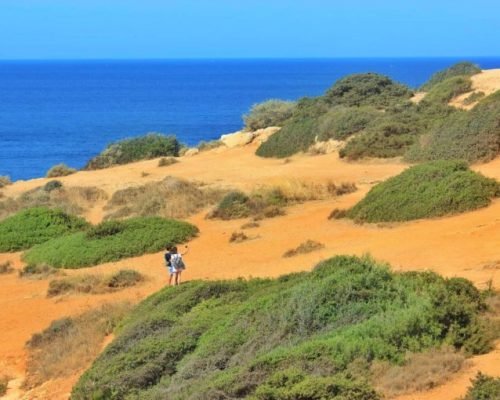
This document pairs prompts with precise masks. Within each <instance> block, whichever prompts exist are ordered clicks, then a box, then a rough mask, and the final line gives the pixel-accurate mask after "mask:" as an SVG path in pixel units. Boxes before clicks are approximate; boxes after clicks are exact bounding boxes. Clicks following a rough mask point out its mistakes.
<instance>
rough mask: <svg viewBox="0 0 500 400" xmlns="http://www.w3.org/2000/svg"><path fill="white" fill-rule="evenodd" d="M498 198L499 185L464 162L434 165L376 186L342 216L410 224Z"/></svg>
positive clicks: (364, 220)
mask: <svg viewBox="0 0 500 400" xmlns="http://www.w3.org/2000/svg"><path fill="white" fill-rule="evenodd" d="M498 196H500V184H499V183H498V182H497V181H495V180H494V179H491V178H486V177H484V176H482V175H480V174H478V173H476V172H473V171H471V170H470V169H469V168H468V166H467V164H466V163H465V162H463V161H434V162H429V163H426V164H421V165H417V166H414V167H411V168H409V169H407V170H406V171H404V172H402V173H401V174H399V175H397V176H395V177H392V178H389V179H388V180H387V181H384V182H382V183H379V184H378V185H376V186H375V187H373V188H372V189H371V190H370V191H369V192H368V194H367V195H366V196H365V197H364V199H363V200H361V201H360V202H359V203H358V204H356V205H355V206H354V207H353V208H352V209H350V210H348V211H347V212H346V214H345V215H346V216H347V217H349V218H352V219H354V220H355V221H358V222H390V221H409V220H413V219H419V218H431V217H440V216H444V215H451V214H458V213H462V212H465V211H470V210H475V209H477V208H480V207H485V206H487V205H489V204H490V202H491V200H492V199H493V198H495V197H498ZM336 214H337V217H341V216H343V215H342V213H340V214H339V212H338V211H337V213H336ZM332 218H335V215H333V216H332Z"/></svg>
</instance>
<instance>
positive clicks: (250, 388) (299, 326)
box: [72, 257, 484, 400]
mask: <svg viewBox="0 0 500 400" xmlns="http://www.w3.org/2000/svg"><path fill="white" fill-rule="evenodd" d="M483 309H484V304H483V303H482V301H481V294H480V293H479V292H478V290H477V289H475V288H474V286H473V285H472V284H470V283H466V282H462V281H460V282H456V281H454V280H449V279H444V278H442V277H439V276H438V275H436V274H434V273H431V272H423V273H419V272H409V273H399V274H396V273H392V272H390V270H389V268H388V267H387V266H384V265H379V264H377V263H375V262H374V261H372V260H371V259H369V258H362V259H359V258H356V257H335V258H333V259H330V260H327V261H324V262H322V263H321V264H319V265H318V266H317V267H316V268H315V269H314V270H313V272H311V273H297V274H291V275H286V276H283V277H280V278H278V279H266V280H262V279H255V280H248V281H245V280H241V279H240V280H235V281H219V282H214V281H203V282H201V281H192V282H187V283H185V284H184V285H181V286H180V287H175V288H165V289H163V290H161V291H160V292H158V293H157V294H155V295H153V296H151V297H150V298H148V299H147V300H145V301H144V302H143V303H141V304H140V305H139V306H138V307H137V308H136V309H135V310H134V311H133V313H132V315H130V317H129V318H128V319H127V320H126V321H125V322H124V324H123V325H122V327H121V328H120V330H119V332H117V333H116V339H115V340H114V341H113V342H112V343H111V344H110V345H109V346H108V347H107V348H106V349H105V350H104V352H103V353H102V354H101V355H100V356H99V357H98V358H97V360H96V361H95V362H94V364H93V366H92V367H91V368H90V369H89V370H88V371H87V372H85V373H84V374H83V376H82V377H81V378H80V381H79V382H78V384H77V385H76V386H75V387H74V388H73V392H72V399H74V400H80V399H91V398H106V399H122V398H129V397H130V398H144V399H150V398H165V396H167V397H168V398H175V399H188V398H196V399H220V398H246V399H254V400H255V399H287V400H289V399H318V400H319V399H321V400H323V399H339V400H340V399H362V400H373V399H377V398H379V396H378V394H377V393H376V392H375V390H374V388H373V387H371V385H370V384H369V383H368V382H369V381H370V380H369V372H367V373H366V375H364V376H360V375H359V373H357V372H356V371H359V367H355V364H356V363H357V364H364V365H366V367H365V369H364V371H369V370H370V366H371V364H372V363H375V362H381V361H385V362H388V363H390V364H401V363H402V362H403V361H404V360H405V357H406V354H407V353H408V352H412V353H420V352H423V351H425V350H428V349H433V348H437V347H440V346H441V345H443V344H449V345H451V346H454V347H455V348H456V349H460V348H462V347H463V346H464V345H466V344H467V343H468V340H469V338H470V337H471V335H472V333H473V331H474V330H475V329H476V326H477V323H478V318H479V316H480V315H481V313H482V310H483ZM356 368H357V369H356Z"/></svg>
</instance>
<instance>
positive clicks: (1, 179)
mask: <svg viewBox="0 0 500 400" xmlns="http://www.w3.org/2000/svg"><path fill="white" fill-rule="evenodd" d="M11 184H12V181H11V180H10V177H8V176H6V175H2V176H0V189H1V188H3V187H5V186H8V185H11Z"/></svg>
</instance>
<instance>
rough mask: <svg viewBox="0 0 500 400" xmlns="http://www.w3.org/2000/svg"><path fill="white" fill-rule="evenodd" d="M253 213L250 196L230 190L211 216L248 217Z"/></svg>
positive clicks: (225, 217) (223, 217)
mask: <svg viewBox="0 0 500 400" xmlns="http://www.w3.org/2000/svg"><path fill="white" fill-rule="evenodd" d="M251 213H252V205H251V201H250V197H248V196H247V195H246V194H244V193H242V192H230V193H228V194H227V195H225V196H224V197H223V198H222V200H221V201H220V203H219V204H218V205H217V207H216V208H215V209H214V210H213V211H212V212H211V213H210V214H209V217H210V218H219V219H223V220H229V219H237V218H246V217H248V216H249V215H250V214H251Z"/></svg>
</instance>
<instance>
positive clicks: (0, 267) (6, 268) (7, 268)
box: [0, 261, 14, 275]
mask: <svg viewBox="0 0 500 400" xmlns="http://www.w3.org/2000/svg"><path fill="white" fill-rule="evenodd" d="M12 272H14V268H12V265H11V263H10V261H6V262H4V263H1V264H0V275H3V274H10V273H12Z"/></svg>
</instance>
